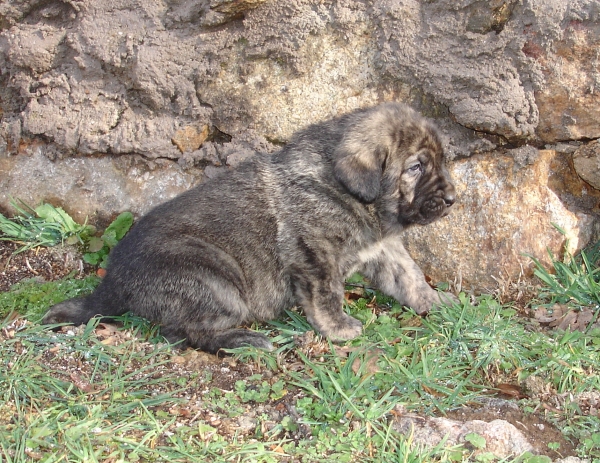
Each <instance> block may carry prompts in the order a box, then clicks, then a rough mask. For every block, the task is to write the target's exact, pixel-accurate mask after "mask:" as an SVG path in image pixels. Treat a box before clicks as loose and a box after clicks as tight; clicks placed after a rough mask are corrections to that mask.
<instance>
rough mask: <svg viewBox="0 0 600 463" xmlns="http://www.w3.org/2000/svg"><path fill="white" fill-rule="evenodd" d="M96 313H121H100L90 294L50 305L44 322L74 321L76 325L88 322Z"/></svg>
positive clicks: (49, 323) (46, 323) (48, 323)
mask: <svg viewBox="0 0 600 463" xmlns="http://www.w3.org/2000/svg"><path fill="white" fill-rule="evenodd" d="M96 315H121V314H116V313H115V314H112V313H111V314H107V313H100V312H99V311H98V310H97V309H96V308H95V307H94V304H93V303H92V300H91V299H90V296H87V297H78V298H75V299H68V300H66V301H64V302H60V303H58V304H56V305H53V306H52V307H50V309H49V310H48V312H47V313H46V315H44V318H43V319H42V323H43V324H45V325H51V324H54V323H72V324H73V325H75V326H78V325H82V324H85V323H87V322H88V321H89V320H90V319H91V318H93V317H95V316H96Z"/></svg>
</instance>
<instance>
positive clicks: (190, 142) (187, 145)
mask: <svg viewBox="0 0 600 463" xmlns="http://www.w3.org/2000/svg"><path fill="white" fill-rule="evenodd" d="M207 138H208V125H205V126H204V127H202V129H200V130H198V128H196V127H192V126H189V125H188V126H186V127H184V128H183V129H181V130H178V131H177V132H175V135H173V138H171V141H172V142H173V144H174V145H175V146H177V148H179V151H181V152H182V153H187V152H190V151H195V150H197V149H198V148H200V146H202V143H204V142H205V141H206V139H207Z"/></svg>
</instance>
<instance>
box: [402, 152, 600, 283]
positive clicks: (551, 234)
mask: <svg viewBox="0 0 600 463" xmlns="http://www.w3.org/2000/svg"><path fill="white" fill-rule="evenodd" d="M451 174H452V176H453V178H454V180H455V183H456V187H457V197H458V202H457V204H456V205H455V208H454V210H453V211H452V212H451V213H450V215H449V216H448V217H445V218H444V219H442V220H440V221H439V222H436V223H433V224H431V225H428V226H427V227H414V228H411V229H409V230H408V232H407V240H406V241H407V249H408V250H409V252H410V254H411V255H412V256H413V258H415V260H417V261H418V262H419V263H420V264H421V266H422V268H423V270H424V271H425V273H426V274H427V275H429V276H430V277H431V278H432V279H433V280H434V281H440V280H450V281H452V280H456V281H457V282H462V283H463V285H465V284H466V286H467V287H473V286H475V287H478V288H480V289H486V288H487V289H491V288H493V287H495V286H496V283H497V281H498V280H499V281H507V280H511V279H516V278H518V277H519V276H520V275H523V276H525V277H527V276H530V275H531V268H532V260H531V259H530V258H529V257H528V255H531V256H534V257H536V258H538V259H540V260H541V261H542V262H546V263H547V264H549V258H548V249H550V250H551V251H552V252H553V253H554V254H555V255H557V256H558V257H561V256H562V249H563V246H564V245H565V244H567V242H568V247H569V251H571V252H574V251H575V250H576V249H577V248H580V247H581V246H585V245H586V244H587V243H588V242H589V240H590V238H591V237H592V233H593V224H594V217H593V214H592V208H593V207H594V206H595V205H596V204H597V203H598V201H599V200H600V192H598V191H595V190H593V189H592V188H590V187H589V185H587V184H586V183H585V182H583V181H582V180H581V179H579V178H578V177H577V175H575V174H574V173H573V171H572V169H571V168H570V166H569V159H568V158H567V157H565V156H564V155H562V154H560V153H557V152H556V151H550V150H546V151H538V150H536V149H535V148H528V149H527V148H522V149H520V150H514V151H513V152H510V153H509V154H496V155H485V156H473V157H471V158H467V159H462V160H460V161H456V162H454V163H453V164H452V166H451ZM553 224H554V225H557V226H558V227H560V228H561V229H562V230H563V231H564V232H566V234H565V235H563V234H562V233H561V232H559V231H558V230H557V228H556V227H555V226H554V225H553Z"/></svg>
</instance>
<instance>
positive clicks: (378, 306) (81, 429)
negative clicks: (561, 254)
mask: <svg viewBox="0 0 600 463" xmlns="http://www.w3.org/2000/svg"><path fill="white" fill-rule="evenodd" d="M594 252H595V251H594ZM594 256H595V255H594V254H593V253H592V251H589V252H588V251H585V252H584V253H583V254H582V255H581V256H579V257H577V258H572V259H571V260H569V259H567V260H565V261H564V262H556V261H555V264H554V271H553V272H552V273H550V272H549V271H547V270H546V269H544V268H543V267H542V266H541V265H539V263H538V267H537V275H538V277H539V278H540V280H541V281H542V282H544V283H545V285H544V288H543V291H542V293H541V295H540V299H539V300H538V301H536V303H537V304H551V303H554V302H556V301H560V302H561V303H565V304H573V306H576V307H581V306H583V304H588V305H587V307H589V304H590V301H594V300H595V299H594V298H595V297H596V294H597V293H594V292H593V291H592V293H593V294H589V295H584V293H585V292H586V291H588V290H594V289H595V288H596V286H595V285H597V278H598V271H597V269H596V267H595V265H596V264H595V262H596V261H597V258H595V257H594ZM567 257H568V256H567ZM97 282H98V279H97V278H89V279H86V280H74V279H72V278H67V279H65V280H63V281H59V282H53V283H38V282H35V281H29V282H23V283H20V284H18V285H15V286H14V287H13V288H12V289H11V291H10V292H8V293H4V294H0V313H1V314H2V315H3V316H5V315H7V314H8V313H9V312H11V311H14V312H17V313H20V314H23V315H24V316H25V319H28V320H30V322H24V319H14V317H9V318H11V319H7V320H6V321H5V322H4V323H2V325H1V326H0V338H1V340H0V391H1V392H0V422H2V423H4V426H0V454H1V455H0V462H2V463H4V462H11V463H12V462H25V461H47V462H55V461H64V462H70V461H78V462H102V461H114V462H118V461H128V462H129V461H161V462H162V461H165V462H176V461H206V462H222V461H223V462H225V461H235V462H238V461H239V462H241V461H248V462H279V461H298V462H302V463H307V462H317V461H342V462H343V461H361V462H423V461H427V462H452V461H498V460H497V459H495V458H494V457H493V456H491V455H490V454H487V456H486V454H482V455H479V456H474V455H473V453H472V450H469V448H468V447H465V446H458V447H449V446H446V445H444V443H443V442H442V443H440V444H439V445H438V446H437V447H434V448H424V447H422V446H419V445H417V444H416V443H415V442H414V441H413V438H412V436H411V435H409V436H404V435H401V434H399V433H398V432H397V431H396V430H395V429H394V426H393V419H392V418H393V417H394V416H396V415H397V414H398V413H400V411H401V412H402V413H415V414H420V415H423V414H438V415H439V414H442V415H443V414H444V413H446V412H447V411H449V410H452V409H455V408H457V407H460V406H461V405H465V404H473V403H476V402H477V401H480V400H482V399H484V398H486V397H489V396H490V395H491V394H493V392H494V388H495V387H496V386H497V384H498V383H499V382H502V383H511V384H519V385H522V384H527V382H528V381H533V380H536V381H538V382H540V383H541V384H543V385H544V388H545V390H547V391H548V394H547V396H545V397H542V396H539V395H535V394H530V397H529V398H527V399H522V400H521V401H520V406H521V408H522V409H524V410H526V411H530V412H533V411H536V410H538V411H539V410H541V409H543V407H544V406H547V405H548V402H549V403H550V404H551V405H552V407H550V408H551V409H550V410H549V411H547V416H548V418H550V419H551V420H553V422H554V423H555V424H556V425H557V426H558V427H560V429H561V430H562V431H563V432H564V434H565V435H566V436H568V437H569V438H571V439H574V440H576V441H578V442H579V447H578V452H579V454H580V456H582V457H587V458H590V459H591V461H594V462H597V461H600V419H599V418H598V416H597V414H594V413H591V412H586V411H585V410H582V407H583V406H584V404H585V400H582V399H581V400H580V398H581V397H586V394H587V395H590V394H591V395H593V394H597V393H598V391H600V376H599V375H598V371H599V370H600V330H597V329H590V330H587V332H581V331H547V330H541V329H538V328H537V327H536V326H535V325H533V324H532V323H533V322H532V321H531V320H529V319H522V318H520V317H519V316H518V311H517V310H516V308H515V307H513V306H512V305H511V304H501V303H499V302H498V301H497V300H495V299H494V298H493V297H491V296H481V297H478V298H473V297H469V296H466V295H464V294H461V295H460V302H459V303H456V304H454V305H452V306H446V307H443V308H441V309H440V310H437V311H434V312H432V313H431V314H429V316H428V317H426V318H424V319H422V318H420V317H418V316H416V315H415V314H414V313H412V312H410V311H407V310H406V309H405V308H402V307H401V306H400V305H399V304H398V303H396V302H395V301H393V300H392V299H390V298H387V297H384V296H382V295H381V294H379V293H377V292H374V291H372V290H370V289H365V290H364V293H363V294H362V295H361V297H359V298H358V299H356V300H353V301H352V302H348V303H347V305H346V307H345V308H346V310H347V311H348V312H349V313H350V314H351V315H353V316H354V317H356V318H358V319H360V320H361V321H362V322H363V323H364V325H365V330H364V334H363V336H361V337H360V338H359V339H357V340H354V341H352V342H349V343H347V344H346V345H345V346H335V345H333V344H330V343H328V342H327V341H326V340H322V339H320V338H319V337H318V336H314V335H313V333H312V332H311V328H310V326H309V325H308V324H307V322H306V320H305V318H304V317H303V316H302V315H300V314H299V313H298V312H296V311H290V312H288V313H287V316H286V317H285V318H284V319H282V320H278V321H274V322H272V323H271V324H269V325H266V326H258V327H256V328H257V329H260V330H261V331H263V332H264V333H265V334H267V335H269V336H270V337H271V339H272V340H273V341H274V344H275V345H276V349H275V350H274V351H272V352H265V351H260V350H254V349H237V350H235V351H233V352H232V354H233V359H234V360H235V362H237V363H238V364H243V365H246V366H247V367H248V368H249V369H250V370H251V371H252V373H251V374H243V375H238V376H235V377H233V379H232V380H231V382H230V383H229V384H227V385H220V386H219V385H216V384H221V383H219V382H218V381H219V380H222V378H223V377H224V376H221V373H222V372H221V370H220V369H221V368H223V367H222V366H220V365H219V366H217V367H214V368H216V369H211V368H209V367H200V368H195V369H191V370H189V369H187V370H186V369H185V368H184V369H183V370H182V369H178V368H175V367H174V365H175V364H176V363H177V362H176V361H177V360H178V359H179V358H181V353H180V352H178V351H177V350H176V349H173V348H172V347H171V346H168V345H166V344H164V343H162V339H161V338H160V336H159V335H158V333H157V331H156V329H155V328H153V327H152V326H150V325H149V324H147V323H146V322H144V321H143V320H141V319H138V318H136V317H129V316H126V317H124V318H122V319H121V321H122V322H123V323H124V324H125V325H126V328H128V329H129V330H133V331H134V332H135V333H137V335H138V336H130V335H128V334H127V333H128V332H124V331H121V332H119V333H121V334H120V335H118V336H117V335H115V336H117V338H118V342H107V339H109V340H110V339H113V337H108V338H107V337H106V336H104V337H103V336H101V335H99V334H98V333H100V331H99V329H100V327H98V326H97V322H94V321H92V322H90V323H89V324H88V325H87V326H85V327H83V328H79V329H75V332H74V333H73V335H68V334H56V333H53V332H51V331H47V330H46V329H44V328H43V327H40V326H39V325H37V324H36V323H35V322H37V321H38V320H39V318H40V316H41V315H42V313H43V311H44V310H45V308H47V306H48V305H51V304H52V303H55V302H57V301H58V300H60V299H64V298H67V297H73V296H75V295H81V294H85V293H87V292H89V291H91V290H92V289H93V287H94V286H95V285H96V284H97ZM591 303H592V304H595V302H591ZM592 307H593V306H592ZM119 336H120V337H119ZM234 360H232V361H234ZM215 381H217V383H215ZM273 410H278V412H277V413H275V412H274V411H273ZM274 413H275V415H274ZM215 416H216V417H218V420H219V421H220V425H218V424H216V423H217V422H216V421H214V420H212V418H214V417H215ZM244 420H246V422H247V421H248V420H250V424H249V425H248V426H247V428H245V429H246V430H245V431H242V430H241V429H242V428H241V427H236V426H237V425H236V426H234V428H235V429H234V430H233V431H225V429H227V426H224V424H223V422H226V423H234V424H235V423H242V422H244ZM469 439H470V440H471V441H472V443H473V445H472V446H471V447H473V446H475V447H476V445H475V444H477V445H479V446H483V445H485V442H484V441H483V442H482V440H481V438H480V436H477V435H472V436H470V437H469ZM486 458H487V459H486ZM512 461H515V462H516V461H521V462H524V463H541V462H547V461H549V459H548V458H547V457H540V456H532V455H523V456H520V457H518V458H515V459H514V460H512Z"/></svg>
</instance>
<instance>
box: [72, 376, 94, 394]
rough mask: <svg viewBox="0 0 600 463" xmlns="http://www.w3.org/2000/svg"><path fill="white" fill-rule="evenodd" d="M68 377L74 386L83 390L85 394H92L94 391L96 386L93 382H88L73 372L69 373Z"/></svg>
mask: <svg viewBox="0 0 600 463" xmlns="http://www.w3.org/2000/svg"><path fill="white" fill-rule="evenodd" d="M69 377H70V378H71V381H72V382H73V384H74V385H75V387H76V388H77V389H79V390H80V391H82V392H85V393H86V394H92V393H94V392H96V388H95V387H94V385H93V384H90V383H89V382H88V381H86V380H85V379H83V378H82V377H80V376H78V375H76V374H75V373H71V374H70V375H69Z"/></svg>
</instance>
